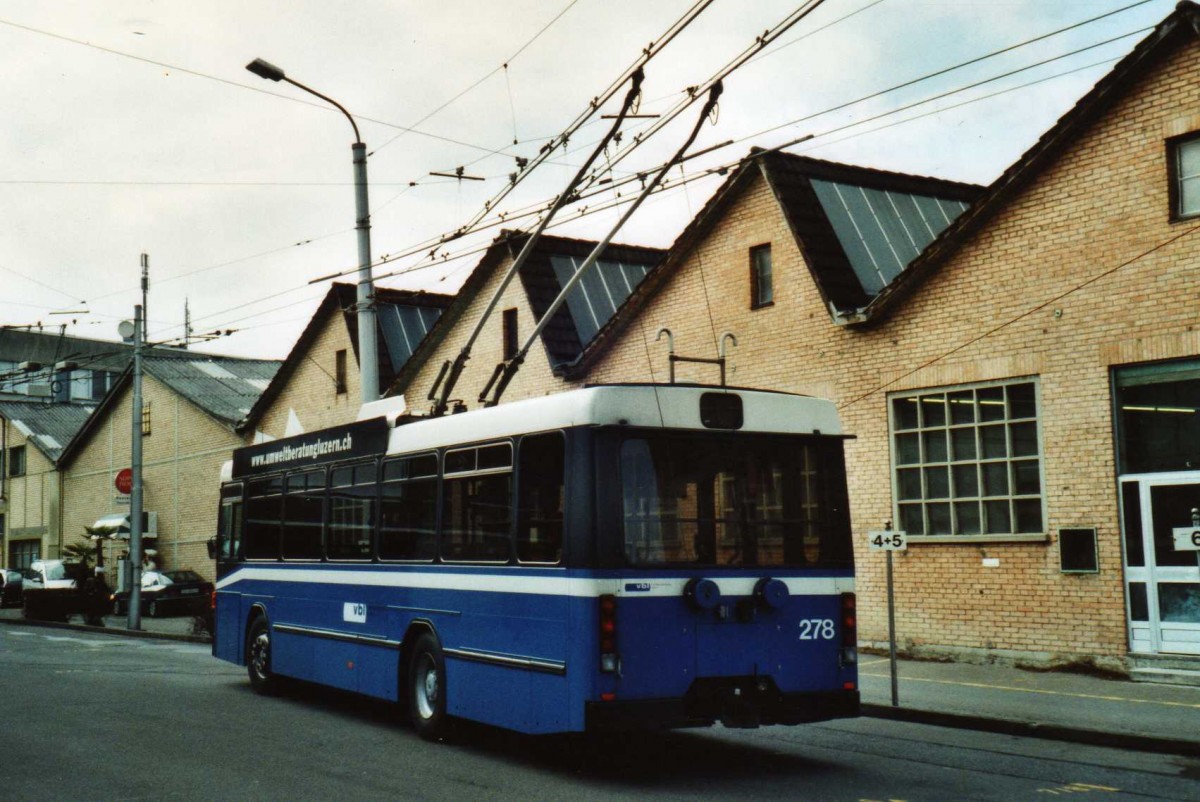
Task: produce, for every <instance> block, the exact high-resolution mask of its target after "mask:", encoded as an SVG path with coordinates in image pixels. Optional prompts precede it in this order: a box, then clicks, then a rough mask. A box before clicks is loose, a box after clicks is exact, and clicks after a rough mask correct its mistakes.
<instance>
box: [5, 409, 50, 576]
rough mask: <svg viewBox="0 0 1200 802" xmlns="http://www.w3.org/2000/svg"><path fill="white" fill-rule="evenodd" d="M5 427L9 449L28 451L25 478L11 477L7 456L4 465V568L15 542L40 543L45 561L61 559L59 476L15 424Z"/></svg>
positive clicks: (7, 424)
mask: <svg viewBox="0 0 1200 802" xmlns="http://www.w3.org/2000/svg"><path fill="white" fill-rule="evenodd" d="M0 426H3V427H4V438H3V440H4V442H5V445H6V448H7V449H12V448H17V447H22V446H23V447H24V448H25V474H24V475H23V476H8V475H7V474H8V472H9V464H8V454H7V453H6V454H5V458H4V460H3V462H4V472H5V476H4V494H3V495H4V500H3V502H0V515H3V516H4V530H5V531H4V543H3V551H2V553H0V560H2V564H3V565H5V566H7V565H8V564H9V554H10V551H9V550H10V548H11V545H12V543H13V541H28V540H37V541H39V542H40V543H41V546H40V554H41V555H42V557H55V556H58V552H57V549H58V540H57V531H58V519H59V513H60V510H59V498H60V496H59V487H58V473H57V472H56V471H55V470H54V465H53V463H51V462H50V460H49V459H48V458H47V457H46V455H45V454H43V453H42V452H41V451H40V450H38V448H37V446H35V445H34V444H33V443H30V442H29V441H28V438H27V437H26V436H25V435H24V434H23V433H22V432H21V431H20V430H19V429H18V428H17V427H16V426H14V425H13V424H12V423H10V422H9V421H7V420H4V419H2V418H0Z"/></svg>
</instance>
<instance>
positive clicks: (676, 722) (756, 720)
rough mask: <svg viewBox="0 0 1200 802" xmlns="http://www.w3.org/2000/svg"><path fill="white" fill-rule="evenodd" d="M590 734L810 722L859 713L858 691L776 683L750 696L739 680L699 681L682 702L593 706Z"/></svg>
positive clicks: (589, 712) (646, 701) (588, 720)
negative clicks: (791, 688)
mask: <svg viewBox="0 0 1200 802" xmlns="http://www.w3.org/2000/svg"><path fill="white" fill-rule="evenodd" d="M585 713H586V726H587V729H588V730H589V731H601V732H603V731H614V730H636V729H675V728H681V727H709V726H712V725H713V724H715V723H716V722H718V721H720V722H721V723H722V724H724V725H725V726H726V727H730V728H739V729H749V728H754V727H759V726H764V725H770V724H788V725H794V724H806V723H810V722H814V721H828V720H829V719H835V718H853V717H855V716H858V715H859V694H858V691H856V690H854V691H849V690H837V691H811V692H806V693H779V692H778V691H776V690H774V688H773V684H772V686H771V687H769V688H767V689H765V690H759V689H757V688H756V687H755V688H754V689H753V691H752V692H746V690H745V688H744V686H742V685H741V684H739V683H737V682H736V681H729V680H722V681H720V682H714V681H708V682H706V681H704V680H700V681H698V682H697V683H696V684H695V685H693V686H692V688H691V690H689V691H688V693H687V695H686V696H685V697H684V698H682V699H638V700H631V701H619V700H613V701H610V702H588V703H587V705H586V711H585Z"/></svg>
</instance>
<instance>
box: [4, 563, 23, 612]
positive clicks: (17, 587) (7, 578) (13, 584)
mask: <svg viewBox="0 0 1200 802" xmlns="http://www.w3.org/2000/svg"><path fill="white" fill-rule="evenodd" d="M24 581H25V576H24V575H23V574H22V573H21V572H20V571H17V570H15V569H13V568H0V607H20V606H21V588H22V586H23V584H24Z"/></svg>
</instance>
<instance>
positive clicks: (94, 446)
mask: <svg viewBox="0 0 1200 802" xmlns="http://www.w3.org/2000/svg"><path fill="white" fill-rule="evenodd" d="M142 364H143V374H144V375H143V380H142V399H143V405H142V437H143V440H142V508H143V510H144V511H145V512H147V513H148V514H149V516H148V519H147V526H146V527H145V529H144V532H143V534H144V535H145V536H146V541H145V548H146V549H152V550H153V551H154V552H155V554H154V555H153V556H154V557H155V560H156V562H158V563H159V564H160V565H161V566H162V567H164V568H170V569H175V568H191V569H194V570H197V571H200V572H202V573H207V574H211V573H212V570H211V567H210V561H209V560H208V557H207V549H206V547H205V543H206V542H207V540H208V539H209V538H210V537H211V536H212V528H213V520H214V518H215V515H216V509H217V495H218V476H219V475H220V470H221V464H222V463H224V462H225V461H226V460H228V459H229V455H230V452H231V451H232V450H233V449H234V448H237V447H238V446H240V445H242V442H243V441H242V438H241V435H240V434H239V433H238V432H237V425H238V424H239V423H240V422H241V421H242V420H244V419H245V417H246V415H247V414H248V413H249V411H250V408H251V406H252V405H253V404H254V402H255V401H256V400H257V399H258V397H259V396H260V395H261V394H262V392H263V390H264V389H265V388H266V387H267V385H268V383H269V382H270V380H271V378H272V377H273V376H274V375H275V373H276V371H277V370H278V368H279V363H278V362H276V361H273V360H259V359H235V358H232V357H217V356H208V355H204V354H193V355H192V356H191V358H187V359H185V358H180V357H178V356H171V357H156V356H147V357H143V359H142ZM131 385H132V379H131V372H130V371H128V370H127V371H126V372H125V373H123V374H122V375H121V377H120V378H119V379H118V381H117V383H116V385H114V387H113V388H112V390H111V391H109V393H108V395H107V396H106V397H105V399H104V401H103V402H102V403H101V404H100V406H99V407H98V408H97V409H96V411H95V413H94V414H93V415H91V417H89V418H88V419H87V422H86V423H85V424H84V425H83V427H82V428H81V429H80V430H79V433H78V434H77V435H76V436H75V438H74V439H72V440H71V442H70V443H69V444H68V445H67V446H66V448H65V449H64V450H63V452H62V453H61V454H60V456H59V458H58V460H57V463H56V466H57V469H58V471H59V474H60V475H61V483H62V490H61V497H62V516H61V529H60V532H58V533H57V536H58V539H59V545H60V547H61V545H66V544H69V543H72V542H75V541H77V540H82V539H83V538H84V537H86V528H87V527H89V526H92V525H93V524H95V523H96V522H97V521H98V520H99V519H100V518H102V517H104V516H107V515H115V514H121V513H124V514H128V512H129V496H127V495H124V494H121V493H120V492H118V491H117V489H116V488H115V486H114V478H115V476H116V474H117V473H118V472H120V471H121V470H122V469H125V468H128V467H129V466H130V445H131V443H130V429H131V427H132V413H133V398H132V396H133V393H132V386H131ZM127 548H128V544H127V543H122V542H120V541H119V540H111V541H109V542H108V544H107V554H106V560H110V561H111V560H115V559H117V558H119V557H120V556H121V555H122V553H123V552H125V551H127Z"/></svg>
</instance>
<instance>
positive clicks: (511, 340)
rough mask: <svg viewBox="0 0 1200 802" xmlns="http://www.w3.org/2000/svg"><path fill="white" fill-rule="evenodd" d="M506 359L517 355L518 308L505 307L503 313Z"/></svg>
mask: <svg viewBox="0 0 1200 802" xmlns="http://www.w3.org/2000/svg"><path fill="white" fill-rule="evenodd" d="M503 330H504V359H505V360H508V359H512V358H513V357H514V356H516V355H517V347H518V346H517V310H516V309H505V310H504V315H503Z"/></svg>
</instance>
